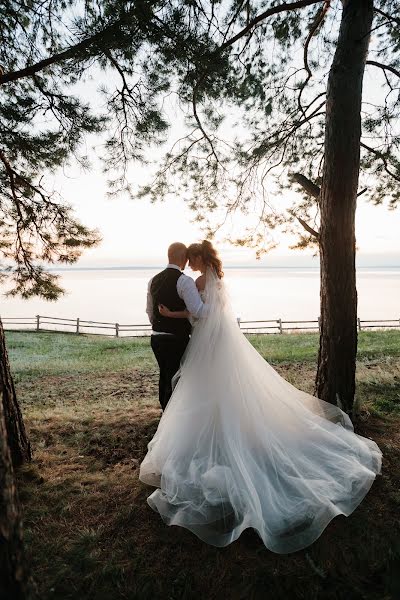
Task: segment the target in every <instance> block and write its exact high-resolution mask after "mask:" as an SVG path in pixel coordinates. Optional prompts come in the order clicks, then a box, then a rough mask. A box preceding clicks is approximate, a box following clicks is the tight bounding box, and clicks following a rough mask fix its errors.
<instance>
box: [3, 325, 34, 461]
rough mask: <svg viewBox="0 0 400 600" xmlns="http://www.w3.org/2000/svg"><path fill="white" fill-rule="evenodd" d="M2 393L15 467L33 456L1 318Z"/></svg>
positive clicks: (6, 425) (8, 437)
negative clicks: (12, 373) (16, 390)
mask: <svg viewBox="0 0 400 600" xmlns="http://www.w3.org/2000/svg"><path fill="white" fill-rule="evenodd" d="M0 393H1V402H2V405H3V409H2V410H3V414H4V421H5V427H6V432H7V441H8V446H9V449H10V453H11V460H12V463H13V465H14V468H15V467H18V466H20V465H22V463H24V462H26V461H30V460H31V458H32V453H31V446H30V443H29V440H28V437H27V435H26V431H25V425H24V421H23V419H22V413H21V409H20V407H19V404H18V400H17V395H16V393H15V387H14V381H13V378H12V375H11V370H10V363H9V360H8V354H7V349H6V343H5V336H4V330H3V325H2V323H1V319H0Z"/></svg>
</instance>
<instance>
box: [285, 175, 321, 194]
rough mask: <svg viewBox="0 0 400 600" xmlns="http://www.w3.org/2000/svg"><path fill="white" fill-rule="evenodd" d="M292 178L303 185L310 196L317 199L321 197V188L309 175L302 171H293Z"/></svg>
mask: <svg viewBox="0 0 400 600" xmlns="http://www.w3.org/2000/svg"><path fill="white" fill-rule="evenodd" d="M290 178H291V179H292V181H295V182H296V183H298V184H299V185H301V187H302V188H303V189H304V190H305V191H306V192H307V194H309V195H310V196H313V197H314V198H317V199H318V198H319V197H320V194H321V189H320V188H319V187H318V186H317V185H316V184H315V183H314V182H313V181H311V179H308V177H306V176H305V175H303V174H302V173H293V174H292V175H291V176H290Z"/></svg>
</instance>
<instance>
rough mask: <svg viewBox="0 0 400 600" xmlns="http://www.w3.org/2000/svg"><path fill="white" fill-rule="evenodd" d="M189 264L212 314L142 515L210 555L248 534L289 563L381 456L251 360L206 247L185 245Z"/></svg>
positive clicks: (355, 494) (159, 447) (198, 332)
mask: <svg viewBox="0 0 400 600" xmlns="http://www.w3.org/2000/svg"><path fill="white" fill-rule="evenodd" d="M188 258H189V265H190V266H191V267H192V269H193V270H196V271H198V270H199V271H201V273H202V274H201V276H200V278H199V279H198V280H197V281H196V284H197V286H198V288H199V290H201V295H202V297H203V300H204V302H205V303H206V307H207V310H206V311H205V312H206V316H205V318H203V319H201V320H199V321H198V322H197V323H196V324H195V326H194V331H193V334H192V337H191V340H190V343H189V345H188V347H187V350H186V353H185V355H184V357H183V360H182V364H181V369H180V372H179V375H180V376H179V378H175V381H176V379H177V383H176V386H175V388H174V392H173V394H172V397H171V399H170V401H169V403H168V405H167V407H166V410H165V412H164V414H163V415H162V418H161V420H160V423H159V426H158V429H157V432H156V434H155V436H154V437H153V439H152V440H151V442H150V443H149V445H148V452H147V455H146V457H145V458H144V460H143V462H142V464H141V467H140V479H141V480H142V481H143V482H145V483H148V484H150V485H152V486H155V487H156V488H157V489H156V490H155V491H154V492H153V493H152V494H151V496H150V497H149V498H148V503H149V505H150V507H151V508H152V509H154V510H155V511H157V512H158V513H159V514H160V515H161V517H162V519H163V520H164V521H165V522H166V523H167V524H168V525H180V526H182V527H186V528H187V529H189V530H190V531H192V532H193V533H195V534H196V535H197V536H198V537H199V538H201V539H202V540H204V541H205V542H207V543H208V544H212V545H214V546H226V545H228V544H230V543H231V542H233V541H234V540H236V539H237V538H238V537H239V536H240V534H241V533H242V531H243V530H244V529H246V528H248V527H251V528H253V529H255V530H256V532H257V533H258V534H259V536H260V537H261V539H262V540H263V542H264V544H265V546H266V547H267V548H269V549H270V550H272V551H273V552H278V553H288V552H295V551H297V550H300V549H302V548H305V547H306V546H308V545H309V544H311V543H312V542H314V541H315V540H316V539H317V538H318V537H319V536H320V535H321V533H322V531H323V530H324V529H325V527H326V526H327V525H328V523H329V522H330V521H331V520H332V519H333V518H334V517H335V516H336V515H339V514H343V515H346V516H348V515H350V514H351V513H352V512H353V511H354V509H355V508H356V507H357V506H358V505H359V504H360V502H361V501H362V499H363V498H364V496H365V495H366V494H367V492H368V490H369V489H370V487H371V485H372V483H373V481H374V479H375V476H376V474H378V473H379V472H380V469H381V456H382V455H381V452H380V450H379V448H378V446H377V445H376V444H375V442H373V441H372V440H370V439H368V438H364V437H361V436H359V435H357V434H355V433H354V431H353V426H352V423H351V421H350V418H349V417H348V415H347V414H346V413H344V412H342V411H341V410H340V409H339V408H338V407H336V406H333V405H331V404H329V403H327V402H324V401H322V400H319V399H318V398H315V397H314V396H311V395H310V394H307V393H305V392H302V391H300V390H298V389H296V388H295V387H294V386H293V385H291V384H290V383H289V382H287V381H286V380H285V379H283V378H282V377H281V376H280V375H279V374H278V373H277V372H276V371H275V370H274V369H273V368H272V367H271V366H270V365H269V364H268V363H267V362H266V361H265V360H264V359H263V358H262V356H260V354H258V352H257V351H256V350H255V349H254V348H253V346H252V345H251V344H250V342H249V341H248V340H247V338H246V337H245V336H244V335H243V334H242V333H241V331H240V329H239V327H238V325H237V322H236V319H235V316H234V314H233V312H232V310H231V308H230V305H229V301H228V297H227V293H226V290H225V286H224V284H223V272H222V269H221V267H222V265H221V261H220V260H219V258H218V256H217V254H216V251H215V249H214V248H213V247H212V245H211V243H210V242H208V241H204V242H202V243H201V244H192V245H191V246H189V248H188ZM160 310H161V311H164V312H163V314H164V315H165V316H169V317H173V318H183V317H187V312H186V311H180V312H177V313H173V312H171V311H169V310H168V309H167V308H165V307H160Z"/></svg>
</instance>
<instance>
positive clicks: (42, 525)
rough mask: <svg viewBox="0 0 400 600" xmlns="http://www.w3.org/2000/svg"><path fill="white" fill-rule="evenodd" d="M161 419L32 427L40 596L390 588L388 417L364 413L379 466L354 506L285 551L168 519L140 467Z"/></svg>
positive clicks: (392, 536) (212, 595)
mask: <svg viewBox="0 0 400 600" xmlns="http://www.w3.org/2000/svg"><path fill="white" fill-rule="evenodd" d="M158 420H159V410H158V409H157V408H154V407H153V408H147V409H145V410H144V409H143V410H140V411H138V410H137V409H132V410H130V411H126V410H115V411H112V412H107V413H96V414H95V415H94V416H93V417H91V418H90V419H83V420H80V421H76V420H73V421H63V420H60V418H59V417H58V418H56V417H55V418H54V419H51V418H48V419H46V420H44V421H43V422H38V421H35V424H34V426H33V427H31V438H32V442H33V444H34V447H35V448H36V452H35V461H34V463H33V465H31V466H29V467H27V468H24V469H22V470H21V471H20V473H19V479H20V481H19V488H20V495H21V501H22V504H23V509H24V514H25V531H26V541H27V547H28V551H29V552H30V555H31V564H32V571H33V573H34V575H36V579H37V583H38V586H39V593H40V598H41V599H43V600H47V599H50V598H53V599H54V598H57V599H60V600H61V599H62V600H72V599H76V600H78V599H79V600H89V599H95V600H103V599H104V600H113V599H117V598H128V599H138V600H147V599H149V600H150V599H151V600H153V599H155V598H156V599H158V598H160V599H161V598H168V599H171V600H175V599H176V600H178V599H191V598H196V599H199V598H200V599H203V598H204V599H207V600H217V599H220V598H229V600H231V599H232V600H235V599H238V600H241V599H243V600H244V599H246V600H247V599H255V600H257V599H261V598H262V599H264V598H267V597H268V598H271V599H273V600H281V599H282V600H283V599H285V600H287V599H288V598H299V599H303V598H304V599H305V600H310V599H311V600H312V599H320V598H326V599H327V600H344V599H346V600H347V599H350V600H351V599H354V600H356V599H357V600H358V599H360V598H367V599H368V600H378V599H379V600H382V598H391V597H393V598H395V596H394V595H392V594H394V591H395V590H396V589H398V586H399V580H398V578H397V575H396V573H397V572H398V571H397V566H398V562H399V558H398V557H399V552H398V550H399V548H398V545H397V544H398V531H399V529H398V519H397V510H398V508H399V505H400V498H399V497H397V496H396V489H397V490H398V482H399V479H400V460H399V455H400V450H399V439H398V435H397V437H396V436H395V425H396V423H395V422H394V421H393V422H392V421H389V422H386V421H384V420H382V419H379V418H377V417H370V418H369V419H368V420H366V421H364V422H363V423H362V424H361V427H362V431H361V433H362V434H363V435H370V436H371V437H374V439H376V441H377V442H378V444H380V445H381V447H382V449H383V450H384V454H385V463H384V471H383V475H382V477H379V478H378V479H377V481H376V482H375V484H374V486H373V487H372V490H371V492H370V493H369V494H368V496H367V498H366V499H365V500H364V502H363V503H362V504H361V506H360V507H359V508H358V509H357V510H356V511H355V513H354V514H353V515H352V516H351V517H349V518H348V519H346V518H344V517H338V518H336V519H335V520H334V521H333V522H332V523H331V524H330V525H329V526H328V528H327V529H326V530H325V532H324V533H323V534H322V536H321V537H320V538H319V539H318V540H317V541H316V542H315V543H314V544H313V545H312V546H311V547H310V548H308V549H306V550H304V551H301V552H296V553H294V554H290V555H284V556H280V555H276V554H273V553H271V552H270V551H268V550H267V549H266V548H265V547H264V545H263V544H262V542H261V540H260V539H259V537H258V536H257V535H256V534H255V533H254V532H253V531H252V530H247V531H245V532H244V533H243V535H242V536H241V537H240V539H239V540H238V541H236V542H235V543H233V544H231V545H230V546H228V547H227V548H221V549H219V548H214V547H211V546H207V545H206V544H204V543H203V542H201V541H199V540H198V539H197V538H196V537H195V536H193V535H192V534H191V533H190V532H188V531H186V530H185V529H182V528H179V527H167V526H166V525H165V524H164V523H163V522H162V520H161V519H160V518H159V516H158V515H157V514H155V513H154V512H152V511H151V509H150V508H149V507H148V505H147V503H146V499H147V497H148V495H149V494H150V493H151V491H152V488H149V487H148V486H145V485H143V484H142V483H141V482H140V481H139V480H138V471H139V465H140V461H141V459H142V458H143V456H144V454H145V452H146V447H147V444H148V442H149V440H150V439H151V438H152V436H153V435H154V433H155V430H156V428H157V425H158ZM396 431H397V430H396ZM372 433H373V435H372ZM396 586H397V587H396Z"/></svg>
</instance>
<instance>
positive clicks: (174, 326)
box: [146, 242, 204, 410]
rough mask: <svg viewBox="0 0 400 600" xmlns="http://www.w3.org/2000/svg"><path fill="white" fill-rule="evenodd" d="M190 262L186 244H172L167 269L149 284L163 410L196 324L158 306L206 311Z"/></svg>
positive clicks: (196, 314) (198, 312)
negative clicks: (187, 269) (163, 312)
mask: <svg viewBox="0 0 400 600" xmlns="http://www.w3.org/2000/svg"><path fill="white" fill-rule="evenodd" d="M186 263H187V248H186V246H185V245H184V244H181V243H180V242H175V243H174V244H171V245H170V246H169V248H168V265H167V267H166V269H164V271H161V273H158V274H157V275H155V276H154V277H153V278H152V279H151V280H150V281H149V285H148V288H147V307H146V312H147V314H148V317H149V320H150V323H151V325H152V332H151V348H152V350H153V352H154V355H155V357H156V359H157V362H158V366H159V368H160V379H159V401H160V404H161V408H162V409H163V410H164V409H165V407H166V406H167V404H168V401H169V399H170V397H171V394H172V384H171V380H172V378H173V376H174V375H175V373H176V372H177V371H178V369H179V365H180V361H181V358H182V356H183V353H184V352H185V349H186V346H187V345H188V342H189V337H190V334H191V331H192V326H191V324H190V322H189V320H188V319H176V318H171V317H163V316H162V315H160V313H159V310H158V306H159V305H160V304H164V305H165V306H167V307H168V308H169V309H170V310H172V311H182V310H185V309H186V310H188V311H189V312H190V314H191V315H192V316H193V317H196V318H201V317H202V313H203V311H204V304H203V302H202V300H201V298H200V295H199V292H198V290H197V287H196V284H195V282H194V281H193V279H192V278H191V277H188V276H187V275H185V274H184V273H182V271H183V269H184V268H185V266H186Z"/></svg>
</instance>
